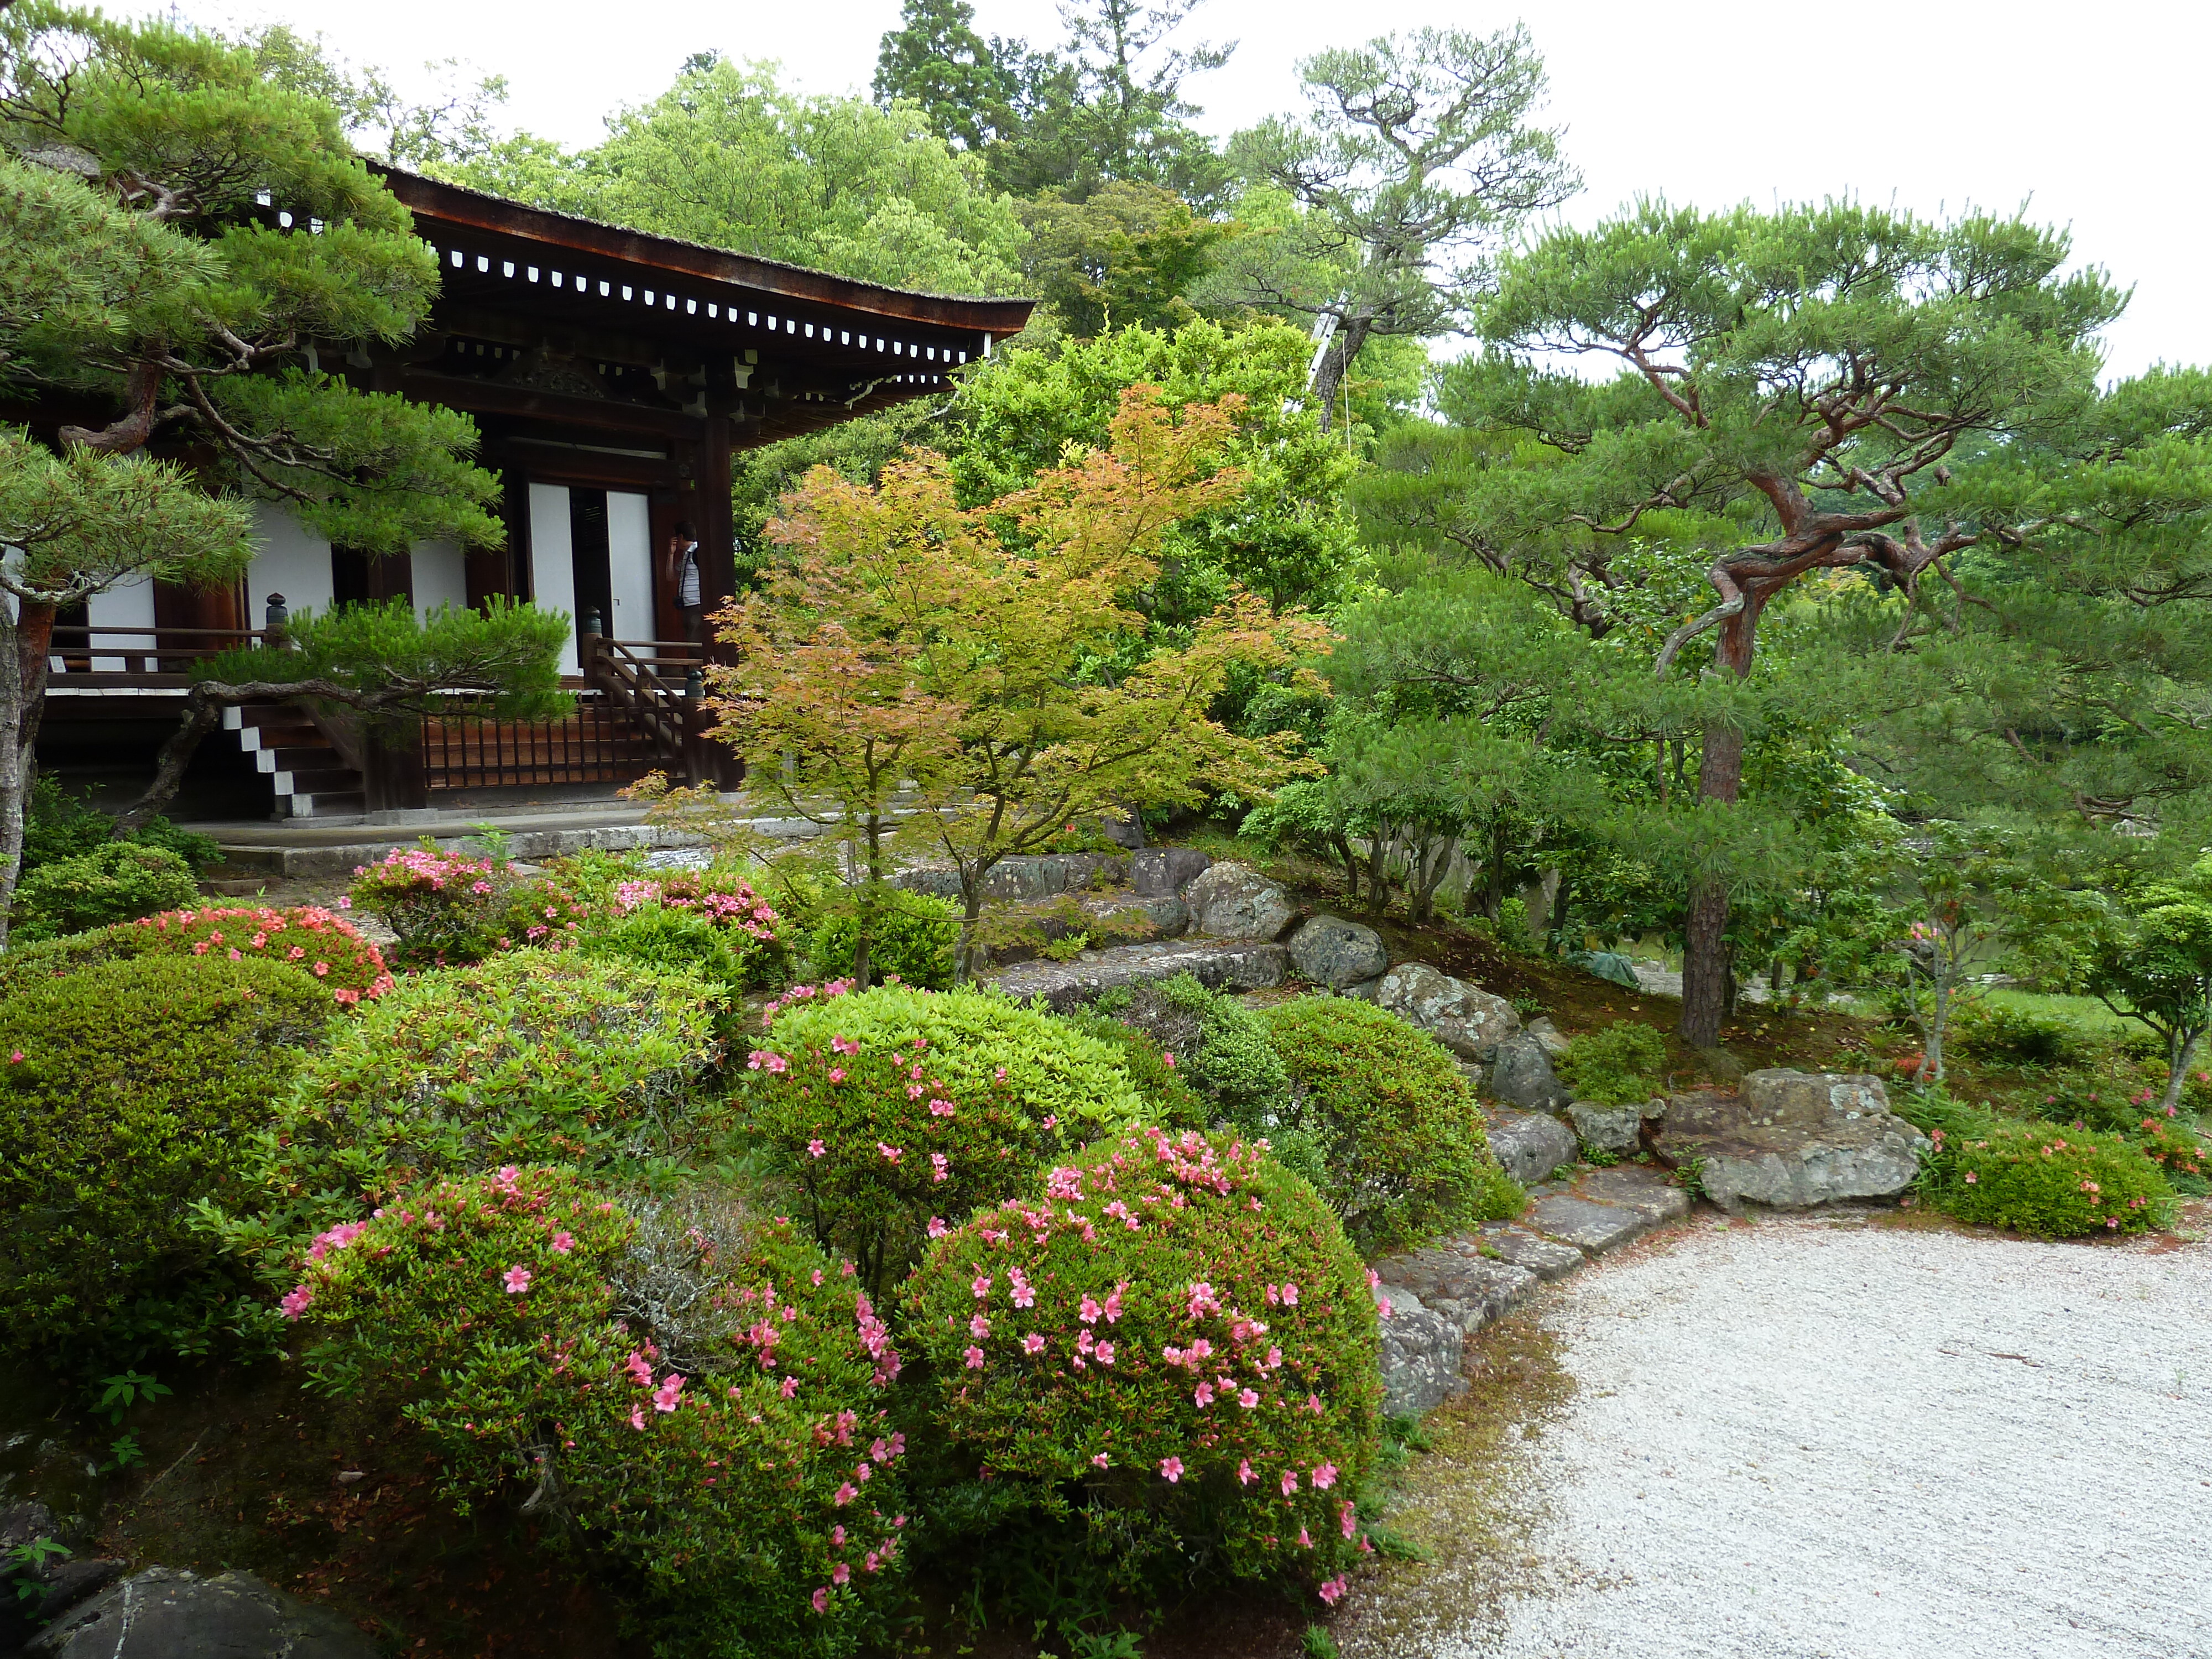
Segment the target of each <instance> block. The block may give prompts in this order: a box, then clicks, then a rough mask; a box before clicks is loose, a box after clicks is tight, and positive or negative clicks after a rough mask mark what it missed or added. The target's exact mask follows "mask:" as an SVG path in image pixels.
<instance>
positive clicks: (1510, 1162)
mask: <svg viewBox="0 0 2212 1659" xmlns="http://www.w3.org/2000/svg"><path fill="white" fill-rule="evenodd" d="M1484 1115H1485V1117H1486V1119H1487V1120H1488V1122H1489V1128H1490V1150H1491V1151H1492V1152H1494V1153H1496V1154H1497V1155H1498V1162H1499V1163H1500V1164H1504V1166H1505V1173H1506V1174H1508V1175H1510V1176H1512V1177H1513V1178H1514V1179H1515V1180H1516V1181H1517V1182H1520V1183H1521V1184H1522V1186H1523V1187H1533V1186H1534V1185H1535V1184H1536V1183H1537V1182H1540V1181H1548V1180H1550V1179H1551V1176H1552V1171H1553V1170H1556V1169H1558V1168H1559V1165H1561V1164H1571V1163H1573V1162H1574V1161H1575V1156H1576V1153H1577V1151H1578V1150H1579V1149H1578V1148H1577V1146H1576V1145H1575V1134H1574V1131H1573V1130H1571V1129H1570V1128H1568V1127H1567V1126H1566V1125H1565V1124H1564V1123H1562V1122H1560V1121H1559V1119H1557V1118H1555V1117H1553V1115H1551V1114H1550V1113H1548V1112H1513V1111H1505V1110H1503V1109H1498V1108H1495V1107H1493V1108H1492V1109H1490V1110H1489V1111H1487V1112H1486V1113H1485V1114H1484Z"/></svg>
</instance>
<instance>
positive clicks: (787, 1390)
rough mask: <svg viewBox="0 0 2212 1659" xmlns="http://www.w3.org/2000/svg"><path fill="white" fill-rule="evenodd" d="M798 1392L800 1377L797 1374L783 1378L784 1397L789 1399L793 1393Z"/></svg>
mask: <svg viewBox="0 0 2212 1659" xmlns="http://www.w3.org/2000/svg"><path fill="white" fill-rule="evenodd" d="M798 1392H799V1379H798V1378H797V1377H795V1376H787V1377H785V1378H784V1379H783V1397H784V1398H785V1399H786V1400H788V1399H790V1398H791V1396H792V1395H795V1394H797V1393H798Z"/></svg>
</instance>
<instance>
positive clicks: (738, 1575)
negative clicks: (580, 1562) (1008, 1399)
mask: <svg viewBox="0 0 2212 1659" xmlns="http://www.w3.org/2000/svg"><path fill="white" fill-rule="evenodd" d="M283 1310H284V1312H285V1313H286V1314H288V1315H289V1316H291V1317H292V1318H294V1319H296V1320H299V1321H301V1323H302V1325H303V1327H304V1328H305V1331H306V1334H307V1340H308V1343H309V1346H308V1347H307V1360H308V1364H309V1366H310V1368H311V1370H312V1371H313V1374H314V1375H315V1376H316V1379H317V1381H318V1383H319V1385H320V1386H321V1387H322V1388H323V1389H325V1390H326V1391H328V1392H331V1393H334V1394H338V1395H345V1396H349V1397H352V1398H355V1399H358V1400H362V1401H365V1402H367V1403H368V1404H370V1405H372V1406H374V1407H379V1408H381V1409H383V1410H385V1411H388V1412H390V1413H392V1414H393V1415H394V1416H396V1417H397V1418H398V1419H400V1420H401V1421H403V1422H404V1424H405V1425H407V1426H408V1427H409V1429H410V1430H411V1431H413V1433H414V1434H415V1435H416V1436H417V1437H419V1438H420V1440H421V1441H422V1443H423V1445H424V1446H425V1448H426V1449H427V1450H428V1452H429V1453H430V1455H432V1457H433V1458H434V1460H435V1463H436V1465H437V1467H438V1468H439V1471H440V1479H441V1482H442V1484H443V1486H444V1489H445V1491H446V1492H447V1494H448V1495H450V1496H451V1497H452V1498H453V1499H454V1500H455V1502H456V1503H457V1504H458V1505H459V1507H460V1508H462V1509H463V1510H464V1511H465V1510H467V1509H468V1508H469V1507H471V1505H472V1504H475V1503H477V1502H482V1501H496V1502H498V1503H499V1504H501V1506H502V1507H504V1506H507V1505H511V1504H520V1506H521V1507H522V1508H523V1509H525V1510H527V1511H528V1512H530V1513H532V1514H533V1515H542V1516H545V1517H546V1518H547V1519H549V1520H559V1521H564V1522H567V1523H568V1526H570V1527H572V1528H575V1529H576V1530H577V1531H578V1532H579V1533H580V1534H581V1536H582V1537H583V1538H584V1539H586V1540H588V1541H590V1542H591V1543H592V1544H593V1545H594V1546H595V1547H597V1548H598V1549H599V1550H600V1551H602V1552H604V1553H606V1554H608V1555H611V1556H612V1557H614V1558H615V1559H617V1560H619V1561H621V1562H623V1564H624V1565H627V1566H628V1567H629V1569H630V1570H631V1571H632V1572H633V1573H634V1574H635V1577H636V1581H637V1582H638V1583H641V1585H642V1586H643V1587H644V1594H643V1595H642V1596H641V1598H640V1600H641V1603H642V1605H641V1606H640V1607H638V1608H637V1609H636V1611H637V1612H638V1613H640V1614H641V1616H642V1621H643V1623H644V1624H645V1625H646V1626H647V1631H648V1632H650V1633H651V1634H652V1635H653V1636H654V1637H656V1638H659V1641H660V1642H662V1643H665V1644H668V1645H666V1646H664V1647H661V1648H659V1649H658V1650H659V1651H673V1652H682V1653H685V1654H700V1655H707V1656H728V1659H769V1656H784V1655H792V1656H799V1655H805V1656H809V1659H824V1656H836V1655H842V1654H848V1653H850V1652H852V1651H853V1650H854V1649H855V1648H856V1647H858V1646H859V1645H860V1644H861V1643H862V1642H863V1641H864V1640H867V1639H870V1638H880V1637H881V1636H882V1635H883V1634H884V1619H885V1615H886V1613H888V1612H889V1611H890V1608H891V1606H892V1603H893V1601H894V1597H895V1595H896V1584H897V1581H898V1580H899V1579H900V1577H902V1568H903V1551H902V1544H903V1542H904V1528H905V1523H906V1516H905V1515H904V1514H903V1513H902V1510H901V1509H900V1493H899V1486H900V1484H901V1483H900V1479H899V1476H900V1471H901V1470H902V1467H903V1465H902V1462H901V1458H902V1454H903V1452H904V1441H903V1438H902V1437H901V1436H899V1435H897V1434H896V1433H894V1432H893V1431H891V1428H890V1423H889V1421H888V1419H887V1418H886V1417H885V1414H884V1407H883V1401H884V1390H885V1389H887V1388H888V1387H889V1385H890V1383H891V1382H892V1381H893V1380H894V1379H895V1378H896V1376H897V1375H898V1370H899V1357H898V1353H897V1352H896V1349H894V1348H893V1347H892V1346H891V1345H890V1333H889V1329H888V1327H887V1326H886V1324H885V1322H884V1320H883V1319H882V1317H881V1316H879V1315H878V1312H877V1310H875V1308H874V1307H873V1306H872V1304H870V1303H869V1301H868V1299H867V1297H865V1296H863V1295H861V1294H860V1293H859V1292H858V1291H857V1290H856V1288H855V1285H854V1279H853V1277H852V1275H851V1270H850V1267H849V1266H846V1267H842V1268H841V1267H840V1266H839V1265H838V1264H836V1263H835V1262H833V1261H830V1260H829V1258H828V1257H826V1256H823V1255H821V1254H820V1253H819V1252H818V1251H817V1250H815V1249H813V1248H812V1246H811V1245H810V1244H809V1243H806V1242H805V1240H804V1239H802V1238H800V1237H798V1236H797V1235H796V1234H795V1232H794V1231H793V1228H792V1226H791V1225H790V1224H789V1223H788V1222H781V1221H779V1222H763V1221H759V1220H757V1219H754V1218H748V1217H746V1216H744V1214H742V1213H741V1212H738V1211H737V1210H735V1209H734V1208H733V1207H732V1206H729V1205H727V1204H723V1203H717V1202H714V1200H711V1199H708V1198H705V1197H702V1196H699V1195H694V1196H693V1197H691V1198H690V1199H688V1200H676V1201H671V1202H665V1203H659V1204H653V1203H640V1202H636V1201H628V1202H617V1201H616V1200H614V1199H612V1198H611V1197H609V1196H607V1195H605V1194H603V1193H602V1192H601V1191H600V1190H599V1188H596V1187H594V1186H592V1184H590V1183H589V1182H586V1181H585V1180H584V1179H582V1178H581V1177H580V1176H577V1175H576V1174H574V1172H573V1171H568V1170H550V1169H543V1168H530V1169H524V1168H518V1167H514V1166H509V1167H507V1168H504V1169H501V1170H498V1171H496V1172H495V1173H491V1174H488V1175H483V1176H473V1177H471V1178H469V1179H466V1180H464V1181H459V1182H440V1183H436V1184H435V1185H431V1186H428V1187H425V1188H420V1189H417V1190H416V1191H415V1192H412V1193H410V1194H407V1195H406V1196H404V1198H400V1199H397V1200H394V1201H393V1202H392V1203H390V1204H387V1205H386V1206H384V1207H383V1208H382V1209H380V1210H379V1211H378V1212H376V1214H375V1215H374V1216H373V1217H370V1218H368V1219H366V1220H363V1221H359V1222H353V1223H349V1224H347V1225H342V1226H339V1227H336V1228H333V1229H331V1230H330V1231H327V1232H325V1233H324V1234H322V1235H321V1236H320V1237H318V1238H317V1239H316V1240H315V1241H314V1243H313V1245H312V1246H311V1247H310V1248H309V1249H308V1250H307V1256H306V1260H305V1261H303V1262H302V1263H301V1277H300V1282H299V1284H298V1285H297V1286H296V1287H295V1289H294V1290H293V1291H291V1292H290V1294H289V1295H288V1296H286V1297H284V1300H283Z"/></svg>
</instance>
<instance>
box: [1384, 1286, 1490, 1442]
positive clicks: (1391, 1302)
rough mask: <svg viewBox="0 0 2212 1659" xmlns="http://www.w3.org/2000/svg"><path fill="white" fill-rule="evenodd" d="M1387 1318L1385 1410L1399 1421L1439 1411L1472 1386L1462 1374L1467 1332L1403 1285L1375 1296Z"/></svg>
mask: <svg viewBox="0 0 2212 1659" xmlns="http://www.w3.org/2000/svg"><path fill="white" fill-rule="evenodd" d="M1375 1302H1376V1309H1377V1310H1378V1311H1381V1310H1385V1309H1387V1310H1388V1311H1387V1312H1383V1323H1382V1329H1383V1352H1382V1361H1383V1410H1384V1411H1386V1412H1389V1413H1390V1414H1391V1415H1392V1416H1394V1417H1418V1416H1419V1415H1420V1414H1421V1413H1423V1412H1426V1411H1433V1410H1434V1409H1435V1408H1436V1407H1438V1406H1441V1405H1443V1403H1444V1401H1447V1400H1449V1399H1450V1398H1451V1397H1452V1396H1453V1395H1455V1394H1458V1393H1459V1392H1461V1391H1462V1389H1465V1388H1466V1387H1467V1383H1466V1382H1465V1380H1464V1379H1463V1378H1462V1377H1461V1376H1460V1374H1459V1367H1460V1360H1461V1358H1462V1356H1464V1354H1465V1353H1466V1352H1467V1334H1466V1333H1465V1332H1464V1331H1463V1330H1462V1329H1461V1328H1460V1326H1459V1323H1458V1322H1457V1321H1455V1320H1450V1319H1446V1318H1445V1317H1444V1316H1443V1315H1442V1314H1438V1313H1431V1311H1430V1310H1428V1309H1426V1308H1425V1307H1423V1306H1422V1305H1421V1299H1420V1297H1418V1296H1416V1295H1415V1294H1414V1293H1413V1291H1409V1290H1407V1289H1406V1288H1405V1287H1404V1286H1402V1285H1383V1286H1382V1287H1380V1288H1378V1289H1377V1290H1376V1292H1375Z"/></svg>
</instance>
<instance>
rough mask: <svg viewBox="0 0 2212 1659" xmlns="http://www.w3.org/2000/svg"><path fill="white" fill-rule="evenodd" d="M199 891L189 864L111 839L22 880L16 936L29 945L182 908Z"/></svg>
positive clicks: (155, 850)
mask: <svg viewBox="0 0 2212 1659" xmlns="http://www.w3.org/2000/svg"><path fill="white" fill-rule="evenodd" d="M199 890H200V887H199V882H198V881H197V879H196V878H194V876H193V874H192V866H191V865H190V864H188V863H186V862H185V860H183V859H182V858H180V857H179V856H178V855H177V854H174V853H173V852H171V851H169V850H168V849H167V848H163V847H152V846H148V845H146V844H144V843H143V842H135V841H111V842H105V843H103V844H102V845H100V846H99V847H96V848H94V849H93V850H92V851H91V852H89V853H83V854H79V855H78V856H76V857H75V858H68V859H58V860H55V861H54V862H53V863H52V864H42V865H40V866H39V867H38V868H37V869H35V870H33V871H32V872H31V873H30V874H29V875H27V876H26V877H24V878H23V880H22V884H21V886H19V887H17V888H16V890H15V924H14V931H15V937H16V938H17V939H21V940H22V941H23V942H24V943H25V944H33V943H35V942H37V941H38V940H40V939H59V938H60V937H61V936H62V935H64V933H85V932H88V931H89V930H90V929H92V928H94V927H107V926H109V925H110V924H111V923H113V922H118V921H134V920H136V919H137V917H140V916H150V915H153V914H154V913H155V912H156V911H158V910H176V909H181V908H185V906H187V905H190V904H191V902H193V901H194V900H195V899H197V897H198V896H199Z"/></svg>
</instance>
